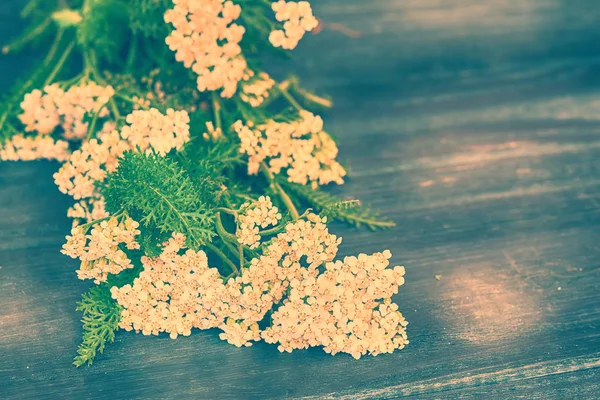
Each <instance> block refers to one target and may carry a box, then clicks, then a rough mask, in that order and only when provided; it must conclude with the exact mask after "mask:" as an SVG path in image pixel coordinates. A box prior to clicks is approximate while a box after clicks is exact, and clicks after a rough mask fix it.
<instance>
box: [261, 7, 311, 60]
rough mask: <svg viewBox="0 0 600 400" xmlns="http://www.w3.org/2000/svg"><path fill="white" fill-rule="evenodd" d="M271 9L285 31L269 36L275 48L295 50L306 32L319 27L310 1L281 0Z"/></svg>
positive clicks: (279, 30)
mask: <svg viewBox="0 0 600 400" xmlns="http://www.w3.org/2000/svg"><path fill="white" fill-rule="evenodd" d="M271 8H272V9H273V11H274V12H275V18H276V19H277V21H279V22H282V23H283V29H277V30H274V31H272V32H271V33H270V35H269V41H270V42H271V44H272V45H273V46H274V47H281V48H283V49H286V50H293V49H295V48H296V46H297V45H298V42H300V40H301V39H302V37H304V34H305V33H306V32H310V31H312V30H313V29H315V28H316V27H317V26H318V25H319V21H318V20H317V19H316V18H315V17H314V15H313V12H312V8H311V6H310V3H309V2H308V1H299V2H294V1H284V0H279V1H277V2H274V3H273V4H272V5H271Z"/></svg>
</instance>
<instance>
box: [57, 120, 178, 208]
mask: <svg viewBox="0 0 600 400" xmlns="http://www.w3.org/2000/svg"><path fill="white" fill-rule="evenodd" d="M126 120H127V122H128V123H129V124H130V125H126V126H124V127H123V128H122V130H121V133H120V134H119V132H117V131H112V132H110V133H103V134H100V135H99V136H98V139H91V140H90V141H88V142H85V143H84V144H83V145H82V146H81V148H80V149H79V150H76V151H74V152H73V154H72V155H71V157H70V158H69V161H68V162H67V163H65V164H64V165H63V166H62V167H61V168H60V170H59V171H58V172H57V173H55V174H54V182H55V183H56V185H57V186H58V188H59V190H60V191H61V192H63V193H65V194H69V195H70V196H72V197H73V198H74V199H75V200H79V199H85V198H89V197H97V193H96V191H95V184H96V182H103V181H104V179H105V178H106V174H107V173H109V172H113V171H115V170H116V169H117V166H118V165H119V158H120V157H121V156H122V155H123V153H124V152H126V151H128V150H137V149H139V150H140V151H146V150H150V149H152V150H154V151H156V152H157V153H158V154H161V155H164V154H166V153H167V152H169V151H170V150H172V149H174V148H176V149H181V148H182V147H183V144H184V143H186V142H187V141H189V138H190V136H189V125H188V123H189V116H188V114H187V112H186V111H174V110H172V109H168V110H167V114H166V115H163V114H161V113H160V112H159V111H158V110H156V109H150V110H147V111H146V110H136V111H134V112H132V113H131V114H129V115H128V116H127V118H126Z"/></svg>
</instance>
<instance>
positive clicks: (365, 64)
mask: <svg viewBox="0 0 600 400" xmlns="http://www.w3.org/2000/svg"><path fill="white" fill-rule="evenodd" d="M19 3H20V1H19V0H5V1H4V2H3V3H2V5H1V6H0V38H4V37H8V36H10V35H12V34H13V33H14V32H15V31H16V30H17V28H18V20H16V19H15V15H16V13H17V11H18V4H19ZM316 3H318V2H315V9H316V13H317V14H319V15H320V16H321V17H323V19H324V20H325V28H326V29H325V31H324V32H323V33H322V34H320V35H319V36H316V37H312V38H308V39H307V40H305V41H304V42H303V43H302V45H301V48H300V50H299V52H298V54H297V58H296V60H295V61H294V62H293V64H290V65H288V66H287V67H286V68H289V67H290V66H291V67H293V68H294V69H296V70H297V71H298V72H299V73H300V74H301V75H302V76H303V77H304V79H305V83H306V84H307V85H308V86H311V87H314V88H319V89H320V90H322V91H325V92H328V93H329V94H331V95H332V96H333V97H334V99H335V100H336V106H335V108H334V109H332V110H331V111H330V112H328V113H327V123H328V124H329V130H330V131H332V132H335V133H336V135H337V136H338V137H339V139H340V142H341V157H342V159H343V160H344V161H346V162H348V163H349V164H350V165H351V166H352V171H353V174H352V175H353V177H352V179H351V180H350V182H349V183H348V184H347V185H345V186H343V187H341V188H334V189H332V190H334V191H335V192H338V193H341V194H343V195H347V196H358V197H359V198H361V199H363V200H364V201H366V202H368V203H371V204H372V205H373V206H374V207H375V208H378V209H380V210H382V211H383V212H384V213H385V214H387V215H389V216H391V217H392V218H394V219H395V220H396V221H397V222H398V226H397V227H396V228H394V229H392V230H390V231H385V232H378V233H370V232H355V231H352V230H349V229H346V228H343V227H338V228H336V232H337V233H340V234H342V235H343V236H344V243H343V246H342V252H343V253H346V254H349V253H356V252H361V251H362V252H371V251H375V250H381V249H385V248H390V249H391V250H392V253H393V254H394V259H393V261H394V262H396V263H399V264H403V265H405V266H406V268H407V283H406V285H405V286H403V287H402V288H401V291H400V293H399V295H398V296H397V297H396V300H397V301H398V303H399V304H400V308H401V310H402V311H403V312H404V314H405V316H406V318H407V319H408V320H409V321H410V325H409V327H408V328H409V336H410V340H411V344H410V345H409V346H408V347H407V348H406V349H405V350H403V351H400V352H397V353H394V354H392V355H386V356H378V357H366V358H363V359H361V360H359V361H355V360H353V359H352V358H351V357H349V356H343V355H342V356H336V357H331V356H328V355H326V354H325V353H323V352H322V351H321V350H319V349H311V350H308V351H298V352H294V353H292V354H279V353H278V352H277V350H276V349H275V347H273V346H270V345H266V344H262V343H259V344H257V345H255V346H253V347H251V348H246V349H237V348H235V347H232V346H229V345H227V344H225V343H224V342H221V341H220V340H219V339H218V337H217V335H216V333H215V332H211V331H208V332H197V333H195V334H194V335H192V336H191V337H189V338H181V339H178V340H171V339H169V338H168V337H163V336H161V337H158V338H155V337H152V338H148V337H143V336H141V335H135V334H133V333H125V332H121V333H119V334H118V335H117V338H116V342H115V343H114V344H113V345H111V346H109V347H108V348H107V349H106V353H105V354H104V355H101V356H99V357H98V359H97V361H96V363H95V364H94V365H93V366H92V367H91V368H81V369H75V368H74V367H73V366H72V365H71V360H72V357H73V355H74V350H75V348H76V346H77V342H78V339H79V336H80V329H81V327H80V323H79V321H78V320H79V318H80V315H79V314H78V313H77V312H75V311H74V308H75V302H76V301H77V300H78V298H79V296H80V294H81V293H82V292H83V291H84V290H85V289H86V288H87V287H88V284H87V283H85V282H81V281H78V280H76V277H75V274H74V270H75V268H76V264H75V262H73V261H72V260H70V259H68V258H66V257H64V256H62V255H61V254H60V253H59V249H60V246H61V244H62V242H63V237H64V235H65V234H66V232H67V231H68V229H69V222H68V221H67V219H66V218H65V216H64V214H65V210H66V208H67V207H68V204H69V201H68V199H66V198H65V197H63V196H61V195H60V194H59V193H58V192H57V190H56V189H55V187H54V185H53V183H52V179H51V175H52V173H53V172H54V171H55V170H56V168H57V164H54V163H46V162H39V163H27V164H25V163H11V164H7V163H4V164H0V266H2V269H0V304H1V306H0V398H3V399H41V398H97V399H121V398H123V399H129V398H143V399H165V398H194V399H205V398H206V399H221V398H249V399H254V398H256V399H262V398H303V397H307V398H350V399H354V398H400V397H417V398H424V399H431V398H442V399H451V398H457V397H464V398H480V397H484V396H485V397H487V398H494V399H496V398H497V399H506V398H527V399H529V398H533V399H536V398H539V399H551V398H558V399H571V398H573V399H575V398H576V399H593V398H598V397H599V395H598V393H600V383H599V382H600V369H599V367H600V268H599V264H600V262H599V260H600V247H599V245H598V243H599V240H598V239H599V237H600V234H599V233H598V232H600V174H599V170H600V157H599V156H600V136H599V135H600V117H599V116H600V80H599V79H598V78H597V77H598V76H599V75H598V72H599V71H600V53H598V51H597V50H596V44H597V43H598V41H599V39H600V28H599V27H598V26H597V21H598V20H599V17H600V4H598V3H597V2H596V1H594V0H583V1H578V2H570V1H567V0H530V1H527V2H523V1H503V0H490V1H486V2H481V1H478V0H454V1H451V0H441V1H440V0H435V1H434V0H419V1H416V0H403V1H401V0H371V1H369V2H365V1H360V0H345V1H342V0H327V1H322V2H319V3H318V4H316ZM336 23H338V24H339V23H341V24H344V25H346V26H347V27H349V28H351V29H354V30H358V31H361V32H362V36H361V37H359V38H348V37H346V36H344V35H343V34H341V33H340V32H339V31H337V30H336V25H335V24H336ZM28 57H29V56H28V55H27V54H26V55H23V56H21V57H19V58H16V59H14V58H10V59H8V58H0V71H2V74H1V76H0V87H6V86H7V85H8V84H10V82H11V81H12V80H13V79H14V78H15V77H16V76H17V75H18V72H19V70H20V68H21V66H23V65H25V64H27V62H28ZM15 60H16V61H15ZM282 70H283V69H282Z"/></svg>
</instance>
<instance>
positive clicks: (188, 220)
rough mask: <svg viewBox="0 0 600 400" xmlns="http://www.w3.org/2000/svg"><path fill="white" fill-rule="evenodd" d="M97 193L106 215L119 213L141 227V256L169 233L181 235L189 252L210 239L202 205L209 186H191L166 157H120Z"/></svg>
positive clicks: (210, 216) (208, 215)
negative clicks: (99, 194)
mask: <svg viewBox="0 0 600 400" xmlns="http://www.w3.org/2000/svg"><path fill="white" fill-rule="evenodd" d="M100 190H101V192H102V194H103V195H104V197H105V198H106V209H107V211H109V212H110V213H116V212H118V211H120V210H124V211H126V212H127V213H128V214H129V215H130V216H131V217H132V218H133V219H135V220H137V221H139V222H140V223H141V224H142V228H143V229H142V239H141V241H140V242H141V244H142V245H143V246H145V248H144V249H143V250H144V251H146V250H149V251H150V252H153V251H155V250H156V249H155V247H156V246H158V245H159V244H160V243H161V242H162V241H164V240H165V239H166V236H165V235H167V236H168V235H170V234H171V233H172V232H179V233H182V234H184V235H185V236H186V237H187V244H188V247H190V248H192V249H198V248H199V247H200V246H202V245H203V244H206V243H208V242H210V241H211V239H212V237H213V236H215V232H214V212H212V211H211V207H209V206H208V205H207V202H208V201H209V200H210V199H211V198H212V196H213V195H214V192H213V190H214V187H213V186H212V185H210V184H206V183H203V184H202V185H200V184H199V182H197V181H192V179H191V178H190V175H189V174H188V173H187V171H185V170H184V169H183V168H181V167H180V166H179V165H178V164H177V163H176V162H175V161H174V160H172V159H171V158H169V157H168V156H167V157H162V156H159V155H156V154H144V153H132V152H128V153H125V155H124V156H123V159H122V160H121V162H120V163H119V168H118V169H117V170H116V171H115V172H114V173H112V174H109V176H108V177H107V179H106V181H105V182H104V184H103V185H102V186H101V187H100ZM157 233H158V234H157ZM146 246H147V247H146Z"/></svg>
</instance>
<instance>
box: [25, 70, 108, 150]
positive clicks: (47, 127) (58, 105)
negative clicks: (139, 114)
mask: <svg viewBox="0 0 600 400" xmlns="http://www.w3.org/2000/svg"><path fill="white" fill-rule="evenodd" d="M113 95H114V89H113V88H112V87H111V86H106V87H104V86H99V85H97V84H96V83H95V82H89V83H87V84H85V85H79V86H72V87H71V88H69V89H68V90H67V91H64V90H63V89H62V88H60V87H59V86H58V85H57V84H53V85H50V86H46V87H45V88H44V89H43V90H38V89H36V90H33V91H32V92H31V93H28V94H26V95H25V97H24V99H23V101H22V102H21V108H22V109H23V113H22V114H21V115H19V119H20V120H21V122H22V123H23V124H24V125H25V131H26V132H37V133H39V134H41V135H47V134H50V133H52V132H54V130H55V129H56V128H58V127H59V126H60V127H61V128H62V135H63V137H64V138H65V139H68V140H81V139H83V138H85V136H86V134H87V131H88V122H84V119H85V117H86V116H91V115H94V114H96V113H98V117H99V118H104V117H106V116H108V115H109V111H108V109H107V108H106V107H104V106H105V105H106V103H108V101H109V100H110V98H111V97H112V96H113Z"/></svg>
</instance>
